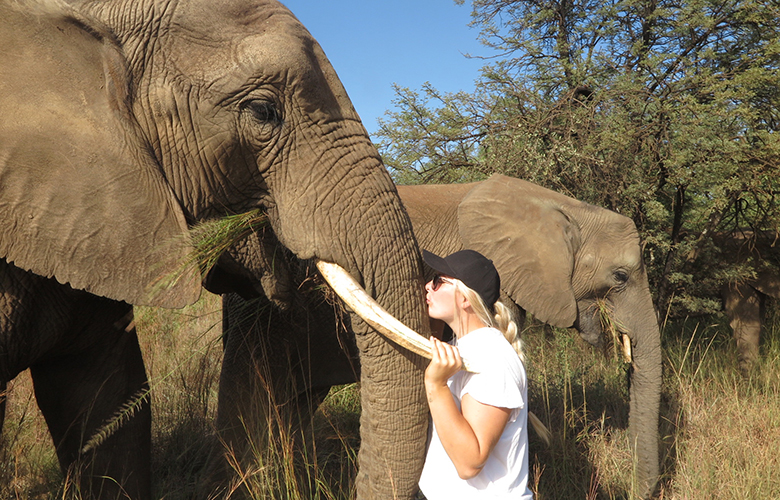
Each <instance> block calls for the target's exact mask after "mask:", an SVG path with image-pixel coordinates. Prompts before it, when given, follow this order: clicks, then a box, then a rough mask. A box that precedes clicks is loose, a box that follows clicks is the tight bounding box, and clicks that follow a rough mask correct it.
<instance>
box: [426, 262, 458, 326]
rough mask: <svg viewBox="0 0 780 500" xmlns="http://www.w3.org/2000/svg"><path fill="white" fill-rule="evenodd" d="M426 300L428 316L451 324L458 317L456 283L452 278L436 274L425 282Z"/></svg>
mask: <svg viewBox="0 0 780 500" xmlns="http://www.w3.org/2000/svg"><path fill="white" fill-rule="evenodd" d="M425 291H426V292H427V293H426V295H425V302H426V303H427V304H428V316H430V317H431V318H433V319H440V320H442V321H444V322H445V323H447V324H451V323H452V321H453V320H454V319H455V317H456V307H455V293H456V290H455V284H454V283H453V282H452V278H447V277H446V276H441V275H438V274H437V275H436V276H434V277H433V279H432V280H431V281H429V282H428V283H426V284H425Z"/></svg>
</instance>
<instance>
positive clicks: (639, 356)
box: [217, 175, 661, 496]
mask: <svg viewBox="0 0 780 500" xmlns="http://www.w3.org/2000/svg"><path fill="white" fill-rule="evenodd" d="M398 192H399V194H400V196H401V199H402V201H403V203H404V206H405V207H406V210H407V211H408V213H409V216H410V217H411V220H412V226H413V228H414V234H415V238H416V239H417V242H418V243H419V245H420V248H422V249H426V250H429V251H431V252H433V253H434V254H436V255H447V254H449V253H452V252H455V251H458V250H462V249H464V248H470V249H473V250H477V251H479V252H481V253H482V254H484V255H485V256H487V257H488V258H490V259H491V260H493V262H494V264H495V266H496V268H497V269H498V271H499V274H500V275H501V283H502V285H501V288H502V292H501V297H502V302H504V303H505V304H507V305H510V306H511V305H515V307H516V310H517V311H516V312H517V313H518V314H519V318H518V319H519V320H522V319H523V318H524V317H525V314H526V313H530V314H532V315H533V316H534V317H535V318H536V319H537V320H540V321H542V322H545V323H548V324H551V325H554V326H558V327H575V328H576V329H577V330H579V332H580V334H581V335H582V336H583V338H584V339H585V340H587V341H588V342H590V343H591V344H595V345H598V344H600V343H601V342H602V341H603V331H602V330H603V326H602V318H601V317H600V312H599V311H603V310H605V309H606V310H607V311H608V316H609V321H611V322H612V324H613V325H615V327H616V329H617V330H618V331H619V332H620V333H622V334H623V335H624V336H623V339H627V340H626V343H627V344H630V346H629V345H626V346H624V349H630V352H631V364H632V369H631V388H630V396H631V401H630V424H629V427H630V436H631V440H632V442H633V448H634V451H635V456H636V463H637V468H636V479H637V483H636V484H637V485H638V487H639V489H641V490H642V494H644V495H645V496H650V495H651V494H652V493H653V491H654V489H655V486H656V484H657V480H658V476H659V436H658V426H659V406H660V393H661V341H660V330H659V326H658V319H657V315H656V312H655V309H654V306H653V302H652V298H651V294H650V289H649V285H648V279H647V274H646V271H645V268H644V262H643V259H642V253H641V246H640V239H639V235H638V233H637V230H636V226H635V225H634V223H633V221H632V220H631V219H629V218H627V217H624V216H622V215H619V214H617V213H615V212H612V211H610V210H606V209H603V208H600V207H596V206H593V205H589V204H587V203H584V202H581V201H578V200H575V199H573V198H570V197H567V196H564V195H562V194H559V193H557V192H555V191H551V190H549V189H545V188H542V187H540V186H538V185H535V184H532V183H530V182H526V181H523V180H520V179H514V178H509V177H505V176H502V175H494V176H492V177H490V178H489V179H488V180H485V181H482V182H477V183H470V184H446V185H415V186H398ZM426 274H427V276H428V277H429V278H430V276H432V271H431V270H430V269H429V270H427V272H426ZM305 275H306V273H305V272H304V273H301V276H305ZM224 300H225V303H224V308H223V317H224V332H225V333H224V334H225V335H226V339H227V340H226V346H225V361H224V364H223V368H222V369H223V375H222V378H221V380H220V390H219V411H218V422H217V426H218V427H229V428H235V427H236V426H237V423H238V422H244V423H246V422H250V421H252V419H254V418H257V417H256V416H254V415H253V412H255V413H257V407H256V406H255V407H253V406H252V404H251V403H250V401H255V402H257V401H258V400H262V399H264V396H263V386H264V385H267V382H264V383H260V384H259V387H258V386H256V387H254V388H253V389H249V388H247V387H246V380H251V379H252V375H251V374H250V373H247V372H248V371H250V370H254V369H255V368H254V367H255V366H256V365H257V364H258V361H263V362H264V363H266V364H265V365H264V364H263V363H260V365H261V366H268V365H267V363H268V360H269V359H270V360H271V365H270V366H271V367H270V368H269V372H265V376H266V377H267V376H269V375H270V377H271V378H273V372H274V370H278V373H282V374H284V373H287V372H288V371H290V367H289V366H288V365H283V366H281V367H280V366H279V364H283V361H281V360H282V359H283V358H284V356H282V355H280V354H279V353H280V352H281V353H287V352H290V351H294V352H296V353H299V354H298V355H296V356H295V366H296V368H295V369H293V370H292V371H293V372H296V373H304V374H305V373H308V374H310V376H309V378H307V379H299V380H303V385H299V386H298V388H297V391H296V390H293V394H297V395H306V394H308V395H309V397H310V398H309V399H308V400H307V399H302V400H295V405H297V407H298V410H297V411H299V412H301V413H302V414H307V412H309V411H311V409H312V407H313V406H316V404H317V403H318V402H319V401H320V399H321V397H322V395H323V394H324V393H325V392H326V391H327V389H328V387H330V385H332V384H337V383H347V382H349V381H353V380H355V379H356V376H357V374H358V373H359V370H360V366H359V365H358V364H357V363H355V362H354V361H353V362H350V360H354V359H355V357H354V355H353V354H352V352H353V349H351V347H350V346H349V344H348V343H346V342H342V343H341V345H339V344H338V343H337V342H335V341H333V342H331V345H330V346H324V345H317V346H312V343H311V340H310V338H311V337H312V335H311V333H310V332H309V329H310V328H311V326H310V325H311V324H316V325H318V328H329V329H330V330H331V333H330V334H329V335H327V336H325V335H317V337H318V338H324V337H328V338H339V337H344V338H349V335H348V329H349V325H348V324H344V323H343V322H341V321H340V320H339V319H338V316H337V314H336V313H334V311H333V308H332V307H330V306H328V305H323V306H322V307H320V309H319V310H320V315H319V316H318V317H317V318H305V319H303V320H300V318H299V319H297V320H296V319H295V318H291V317H289V315H287V314H285V313H284V312H283V311H280V310H278V308H274V307H272V305H271V304H270V302H269V301H268V300H267V299H263V300H261V302H260V303H259V305H257V306H250V303H248V302H245V301H244V300H243V299H241V298H240V297H237V296H235V295H228V296H226V297H225V299H224ZM433 330H434V331H437V330H438V329H437V328H435V327H434V328H433ZM281 338H283V339H284V341H285V342H284V343H283V342H280V340H279V339H281ZM309 352H312V353H315V352H316V353H317V354H316V356H315V355H308V354H307V353H309ZM300 353H303V354H302V355H300ZM323 353H327V356H324V355H323ZM274 363H276V364H275V365H274ZM301 366H304V367H307V368H306V369H301V368H300V367H301ZM280 378H284V377H280ZM286 380H289V379H286ZM292 383H293V384H296V383H299V382H297V381H295V382H292ZM287 390H289V388H287ZM252 391H254V392H252ZM258 393H259V395H258ZM290 400H292V399H290ZM259 406H263V404H259ZM259 413H260V414H261V415H264V414H265V412H264V411H260V412H259ZM231 438H232V439H234V440H236V441H240V439H241V436H240V435H233V436H231ZM407 439H410V438H409V437H407V436H401V435H399V436H398V437H397V440H398V442H403V441H404V440H407ZM412 439H414V438H412Z"/></svg>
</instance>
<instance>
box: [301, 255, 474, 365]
mask: <svg viewBox="0 0 780 500" xmlns="http://www.w3.org/2000/svg"><path fill="white" fill-rule="evenodd" d="M316 264H317V269H319V271H320V274H322V277H323V278H325V281H327V282H328V284H329V285H330V287H331V288H332V289H333V291H334V292H336V294H337V295H338V296H339V297H341V300H343V301H344V303H345V304H346V305H347V306H348V307H349V308H350V309H352V311H354V313H355V314H357V315H358V316H360V317H361V318H362V319H363V321H365V322H366V323H368V325H369V326H371V327H372V328H374V329H375V330H376V331H377V332H379V333H380V334H382V335H383V336H384V337H385V338H388V339H390V340H392V341H393V342H395V343H396V344H398V345H400V346H401V347H405V348H406V349H409V350H410V351H412V352H413V353H415V354H418V355H420V356H422V357H424V358H427V359H431V345H430V342H429V340H428V339H426V338H425V337H423V336H422V335H420V334H419V333H417V332H415V331H414V330H412V329H411V328H409V327H407V326H406V325H404V324H403V323H401V322H400V321H398V320H397V319H396V318H395V317H393V315H391V314H390V313H389V312H387V311H385V310H384V309H383V308H382V306H380V305H379V304H377V302H376V301H375V300H374V299H373V298H371V296H369V295H368V294H367V293H366V291H365V290H364V289H363V287H361V286H360V285H359V284H358V282H357V281H355V279H354V278H353V277H352V275H350V274H349V273H348V272H347V271H346V270H344V268H342V267H341V266H339V265H338V264H333V263H330V262H325V261H322V260H318V261H317V262H316ZM463 369H464V370H466V371H469V372H472V373H473V372H474V369H473V367H471V366H470V365H469V364H468V363H467V362H466V360H463Z"/></svg>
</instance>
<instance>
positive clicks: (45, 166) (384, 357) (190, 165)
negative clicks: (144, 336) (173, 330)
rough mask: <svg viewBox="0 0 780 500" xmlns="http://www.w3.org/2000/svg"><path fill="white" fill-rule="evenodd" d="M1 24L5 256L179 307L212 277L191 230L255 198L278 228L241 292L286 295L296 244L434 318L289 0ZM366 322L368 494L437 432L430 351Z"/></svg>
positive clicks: (119, 3)
mask: <svg viewBox="0 0 780 500" xmlns="http://www.w3.org/2000/svg"><path fill="white" fill-rule="evenodd" d="M0 19H2V21H0V44H1V45H2V46H3V51H2V53H1V54H0V68H2V70H0V95H1V96H2V97H0V117H2V118H0V220H2V221H3V227H4V231H3V232H2V234H1V235H0V257H2V258H4V259H6V261H7V262H9V263H13V265H14V266H16V267H18V268H21V269H23V270H26V271H29V272H31V273H34V274H36V275H39V276H42V277H53V278H55V279H56V280H57V281H58V282H60V283H63V284H68V285H69V286H71V287H73V288H76V289H81V290H85V291H87V292H89V293H91V294H95V295H98V296H102V297H107V298H109V299H113V300H116V301H125V302H127V303H130V304H146V305H157V306H165V307H181V306H184V305H186V304H189V303H192V302H194V301H195V300H196V299H197V298H198V295H199V293H200V289H201V288H200V287H201V278H202V276H201V275H200V273H199V272H198V270H197V269H191V270H189V271H187V272H182V271H181V268H180V265H181V262H182V261H183V260H186V259H187V256H188V255H190V254H191V251H192V248H191V241H190V238H189V228H190V227H191V226H193V225H195V224H197V223H199V222H203V221H209V220H212V219H217V218H220V217H224V216H226V215H232V214H242V213H247V212H252V211H257V212H259V213H261V214H263V216H264V217H265V218H267V221H268V226H267V228H266V229H264V230H258V231H257V232H255V233H253V234H251V235H250V236H249V237H248V238H246V239H244V240H243V241H242V242H239V243H237V244H236V246H234V247H233V248H232V249H231V250H230V251H229V252H228V253H227V254H225V256H224V257H223V258H222V259H221V260H220V262H219V265H218V270H217V271H215V273H222V274H221V276H222V277H221V278H219V277H217V278H215V282H218V283H219V286H220V287H222V289H223V290H224V291H227V290H229V289H230V287H231V286H235V287H236V288H238V287H242V289H243V290H244V291H247V290H248V291H250V292H252V291H253V292H258V293H260V292H262V293H265V294H266V295H268V296H269V297H273V298H274V300H277V301H278V302H280V303H284V302H285V301H286V300H288V294H287V293H286V290H289V287H287V285H286V284H285V280H286V279H287V276H288V274H289V273H286V272H285V270H284V269H283V268H282V267H281V266H280V267H276V266H275V264H276V263H277V262H281V261H279V260H278V259H275V258H274V255H275V252H276V251H277V249H280V248H281V249H284V251H286V252H289V253H290V254H292V255H294V256H295V258H297V259H300V260H307V259H320V260H323V261H328V262H333V263H336V264H338V265H340V266H341V267H343V268H345V269H346V270H347V271H348V272H349V273H350V274H351V275H352V276H353V277H354V278H355V279H356V280H357V281H358V282H359V283H360V284H361V285H362V286H363V287H364V288H365V289H366V290H367V291H368V293H369V294H370V295H371V296H372V297H374V298H376V300H377V301H378V302H379V303H380V304H382V305H384V307H385V308H386V309H387V310H388V311H389V312H390V313H391V314H393V315H395V316H396V317H398V318H399V319H400V320H401V321H403V322H404V323H405V324H407V325H409V326H410V327H411V328H413V329H414V330H416V331H419V332H425V331H426V330H427V316H426V314H425V310H424V299H423V289H422V283H421V263H420V258H419V254H418V251H417V246H416V244H415V240H414V238H413V236H412V231H411V225H410V222H409V219H408V216H407V215H406V213H405V211H404V209H403V207H402V204H401V202H400V200H399V198H398V195H397V192H396V189H395V186H394V185H393V183H392V181H391V179H390V177H389V175H388V173H387V172H386V170H385V169H384V167H383V165H382V163H381V160H380V158H379V155H378V153H377V151H376V149H375V148H374V146H373V145H372V144H371V141H370V139H369V137H368V134H367V132H366V130H365V129H364V127H363V126H362V124H361V122H360V120H359V117H358V115H357V113H356V112H355V110H354V109H353V107H352V105H351V103H350V101H349V99H348V97H347V93H346V92H345V90H344V88H343V87H342V85H341V83H340V82H339V80H338V78H337V76H336V73H335V71H334V70H333V68H332V67H331V65H330V63H329V62H328V60H327V58H326V56H325V54H324V53H323V51H322V49H321V48H320V46H319V45H318V44H317V42H316V41H315V40H314V39H313V38H312V37H311V35H310V34H309V33H308V32H307V31H306V29H305V28H304V27H303V26H302V25H301V24H300V23H299V22H298V20H297V19H296V18H295V17H294V16H293V14H291V13H290V11H289V10H287V9H286V8H285V7H284V6H282V5H281V4H279V3H278V2H276V1H271V0H190V1H187V2H175V1H168V0H150V1H148V2H143V3H141V2H136V1H132V0H107V1H89V0H84V1H78V0H71V1H68V2H63V1H59V0H51V1H46V0H41V1H35V0H31V1H29V2H26V1H20V2H5V3H3V4H2V6H0ZM12 68H13V69H12ZM177 273H179V274H178V275H177V278H178V279H176V280H174V281H173V282H167V281H164V280H163V281H161V279H163V278H165V277H169V276H171V275H172V274H174V275H176V274H177ZM161 283H163V285H164V286H162V285H161ZM352 324H353V327H354V331H355V333H356V335H357V346H358V348H359V350H360V354H361V368H362V381H363V385H362V389H361V390H362V394H363V412H364V414H363V417H362V418H363V420H362V421H363V431H362V443H363V446H362V449H361V452H360V464H361V471H360V477H359V481H358V495H359V496H360V497H362V498H369V497H373V496H376V497H377V498H390V497H394V496H398V497H401V498H403V497H408V496H410V495H411V494H412V493H413V492H414V491H415V488H416V480H417V475H418V474H419V471H420V469H421V466H422V460H423V458H424V444H425V435H426V428H427V417H426V412H425V409H426V406H425V400H424V393H423V390H422V383H421V372H420V370H419V364H420V360H419V359H418V358H416V357H414V356H409V355H408V352H407V351H406V350H404V349H402V348H399V347H398V346H396V345H394V344H391V343H388V342H386V341H384V340H381V339H378V338H377V337H376V333H375V332H374V330H373V329H371V328H369V327H368V326H367V325H366V324H365V323H363V322H361V321H360V320H359V319H357V318H355V319H354V320H353V321H352ZM399 407H403V408H404V409H405V411H404V412H403V414H400V413H399V412H397V408H399ZM398 435H406V436H410V439H408V440H406V441H404V442H403V443H400V444H399V443H397V442H396V440H395V438H396V437H397V436H398Z"/></svg>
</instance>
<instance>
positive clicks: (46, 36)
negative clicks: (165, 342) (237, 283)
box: [0, 2, 200, 307]
mask: <svg viewBox="0 0 780 500" xmlns="http://www.w3.org/2000/svg"><path fill="white" fill-rule="evenodd" d="M8 4H11V2H5V3H4V4H3V5H2V6H0V45H1V46H2V47H3V50H2V51H1V52H0V68H4V70H3V71H0V221H2V225H3V231H2V232H1V233H0V258H5V259H6V260H7V261H8V262H11V263H13V264H14V265H16V266H17V267H20V268H22V269H25V270H28V271H31V272H33V273H35V274H38V275H41V276H45V277H54V278H56V279H57V281H59V282H61V283H67V284H69V285H71V286H72V287H73V288H78V289H83V290H86V291H88V292H91V293H94V294H97V295H101V296H105V297H109V298H112V299H115V300H124V301H127V302H130V303H133V304H148V305H160V306H166V307H181V306H184V305H186V304H188V303H191V302H194V301H195V300H197V297H198V295H199V293H200V283H199V281H200V280H199V276H198V273H196V272H195V271H194V270H193V269H185V268H186V267H187V266H184V265H183V263H184V262H185V261H186V258H187V256H188V255H189V254H190V244H189V240H188V232H187V225H186V222H185V219H184V214H183V213H182V211H181V208H180V207H179V205H178V203H177V202H176V200H175V197H174V195H173V192H172V190H171V189H170V187H169V186H168V184H167V182H166V180H165V179H164V177H163V175H162V174H161V171H160V168H159V167H158V164H157V163H156V161H155V160H154V158H153V157H152V156H151V153H150V151H151V148H149V147H148V145H147V144H146V143H145V142H144V141H143V140H142V135H141V133H140V132H139V126H138V124H137V122H136V121H135V119H134V117H133V115H132V113H131V110H130V106H131V97H130V90H129V88H130V87H129V86H130V81H129V77H128V75H129V72H128V69H127V67H126V62H125V59H124V57H123V56H122V54H121V51H120V50H119V48H118V46H117V44H116V43H115V41H114V40H113V39H112V37H111V35H110V34H108V33H107V32H106V31H104V30H103V29H102V27H101V26H100V25H98V24H95V23H92V22H91V21H87V20H85V19H83V18H80V17H79V16H77V15H74V14H70V13H66V14H63V13H53V12H47V13H41V12H37V13H35V14H32V13H30V12H21V11H20V10H17V9H15V8H13V7H10V6H9V5H8ZM55 5H59V4H55ZM10 68H13V69H10ZM190 267H191V266H190ZM169 278H173V279H169Z"/></svg>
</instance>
